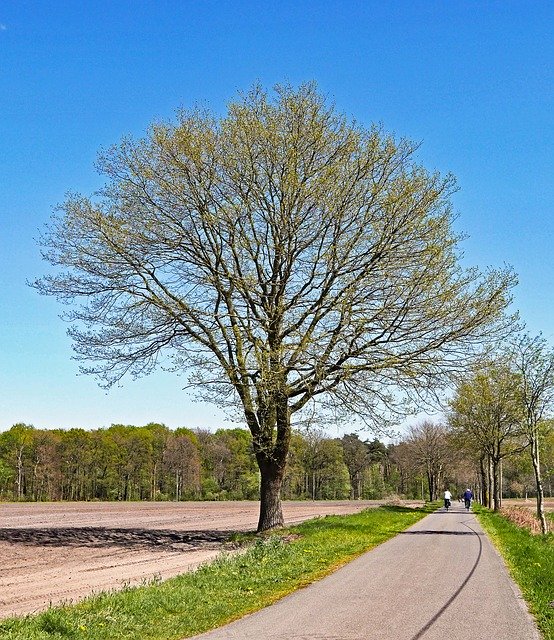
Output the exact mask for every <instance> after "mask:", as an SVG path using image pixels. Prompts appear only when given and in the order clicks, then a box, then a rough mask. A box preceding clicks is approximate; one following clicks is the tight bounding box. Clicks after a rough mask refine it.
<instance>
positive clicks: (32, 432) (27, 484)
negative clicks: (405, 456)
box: [0, 424, 395, 500]
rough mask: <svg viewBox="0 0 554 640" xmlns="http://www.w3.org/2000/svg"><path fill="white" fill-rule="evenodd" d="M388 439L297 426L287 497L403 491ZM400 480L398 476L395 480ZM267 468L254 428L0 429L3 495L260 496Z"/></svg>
mask: <svg viewBox="0 0 554 640" xmlns="http://www.w3.org/2000/svg"><path fill="white" fill-rule="evenodd" d="M387 454H388V450H387V448H386V447H385V446H384V445H383V444H382V443H380V442H379V441H377V440H375V441H374V442H372V443H365V442H362V441H361V440H360V439H359V437H358V436H356V435H349V436H345V437H344V438H342V439H333V438H329V437H326V436H324V435H323V434H321V433H319V432H314V431H312V432H309V433H305V434H303V435H302V434H299V433H294V434H293V435H292V438H291V447H290V452H289V464H288V470H287V475H286V478H285V483H284V488H283V494H284V496H285V497H286V498H291V499H292V498H296V499H298V498H300V499H302V498H311V499H326V498H336V499H339V498H348V497H350V496H352V497H356V498H357V497H362V496H363V497H382V496H383V495H385V494H387V493H391V492H392V491H394V488H395V487H394V486H393V484H394V482H393V476H392V474H391V469H390V465H389V464H388V462H387ZM391 482H392V483H393V484H391ZM259 485H260V474H259V469H258V467H257V464H256V459H255V456H254V453H253V445H252V437H251V434H250V432H249V431H247V430H245V429H240V428H237V429H220V430H217V431H216V432H215V433H211V432H208V431H204V430H191V429H185V428H182V429H176V430H170V429H168V428H167V427H165V426H164V425H161V424H148V425H146V426H143V427H136V426H130V425H112V426H111V427H110V428H108V429H98V430H92V431H85V430H83V429H70V430H59V429H55V430H41V429H35V428H34V427H32V426H30V425H25V424H17V425H14V426H13V427H12V428H11V429H10V430H9V431H6V432H4V433H1V434H0V499H4V500H191V499H192V500H195V499H205V500H216V499H217V500H226V499H235V500H239V499H258V498H259Z"/></svg>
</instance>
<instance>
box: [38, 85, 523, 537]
mask: <svg viewBox="0 0 554 640" xmlns="http://www.w3.org/2000/svg"><path fill="white" fill-rule="evenodd" d="M416 150H417V145H415V144H413V143H411V142H409V141H407V140H402V139H401V140H396V139H395V138H394V137H393V136H391V135H389V134H387V133H385V132H384V131H383V130H382V129H380V128H378V127H374V126H373V127H370V128H365V127H363V126H361V125H359V124H357V123H355V122H349V121H348V120H347V118H346V117H345V116H343V115H342V114H340V113H338V112H337V111H336V109H335V108H334V107H333V106H330V105H329V104H328V101H326V99H325V98H323V97H322V96H321V95H320V94H319V93H318V91H317V89H316V87H315V86H314V85H313V84H306V85H303V86H301V87H300V88H299V89H297V90H295V89H293V88H291V87H289V86H278V87H276V90H275V94H274V96H270V95H269V94H268V93H266V92H265V91H264V90H262V89H261V88H260V87H254V88H253V89H252V90H250V91H249V92H248V93H246V94H244V95H242V96H241V97H240V98H239V99H238V100H236V101H235V102H233V103H231V104H230V105H229V106H228V113H227V114H226V115H225V116H224V117H221V118H216V117H215V116H214V115H212V114H210V113H207V112H204V111H201V110H193V111H181V112H180V113H179V115H178V118H177V122H176V123H156V124H154V125H152V127H151V128H150V130H149V131H148V134H147V136H146V137H145V138H144V139H141V140H133V139H130V138H126V139H124V140H123V141H122V142H121V143H120V144H118V145H116V146H114V147H113V148H112V149H110V150H109V151H108V152H106V153H104V154H103V155H101V157H100V159H99V168H100V171H101V172H102V173H103V174H104V175H105V176H106V178H107V184H106V186H105V188H104V189H103V190H102V191H101V192H100V193H99V194H96V197H93V198H88V197H84V196H82V195H77V194H72V195H69V196H68V198H67V200H66V201H65V202H64V203H63V204H61V206H60V207H59V211H58V213H57V214H56V215H55V216H54V217H53V219H52V222H51V224H50V225H49V228H48V229H47V230H46V232H45V233H44V235H43V237H42V240H41V245H42V248H43V253H44V256H45V258H46V259H47V260H48V261H49V262H50V263H52V264H53V265H55V266H56V267H59V269H57V270H55V271H54V273H51V274H49V275H47V276H45V277H44V278H42V279H40V280H38V281H37V282H36V283H35V286H36V287H37V288H38V290H39V291H40V292H41V293H45V294H49V295H54V296H56V297H57V298H58V299H59V300H61V301H62V302H64V303H67V304H69V305H70V306H69V311H68V313H67V315H66V317H67V319H68V320H69V321H70V322H71V323H72V326H71V329H70V333H71V336H72V338H73V344H74V349H75V352H76V357H77V358H78V359H80V360H81V361H82V362H83V369H84V371H86V372H88V373H91V374H94V375H95V376H97V377H98V378H99V380H100V381H101V382H102V383H103V384H106V385H111V384H113V383H114V382H117V381H119V380H120V379H121V378H122V377H123V376H124V375H125V374H128V373H130V374H131V375H134V376H140V375H145V374H147V373H149V372H150V371H152V369H153V368H155V367H156V366H158V365H159V364H165V366H172V367H173V368H174V369H175V370H176V371H178V372H183V371H185V370H186V371H189V373H190V382H191V384H194V385H197V386H198V387H199V388H200V389H201V393H202V394H203V396H204V397H205V398H206V397H209V398H210V399H211V400H213V401H216V402H219V403H223V404H226V403H235V404H236V405H238V406H239V407H240V409H241V411H242V413H243V416H244V420H245V422H246V424H247V425H248V427H249V429H250V431H251V433H252V436H253V446H254V450H255V452H256V456H257V460H258V464H259V466H260V471H261V516H260V523H259V528H260V529H266V528H270V527H272V526H277V525H279V524H281V523H282V513H281V508H280V501H279V488H280V486H281V482H282V478H283V473H284V467H285V462H286V456H287V451H288V447H289V442H290V433H291V420H293V419H294V416H297V415H300V414H301V412H302V410H303V409H306V408H308V407H309V406H310V407H311V405H313V404H314V403H315V402H316V401H321V402H318V404H319V405H321V404H322V403H323V402H324V401H327V402H329V403H330V405H331V406H333V407H334V408H335V409H340V410H342V411H345V412H357V413H358V414H359V415H360V416H362V417H363V419H365V420H367V421H371V420H375V421H376V422H379V421H381V420H382V419H383V412H384V410H385V409H387V408H388V409H391V408H394V407H395V399H396V398H397V397H398V393H397V392H398V390H400V391H404V392H406V393H413V392H415V393H418V394H424V393H425V392H426V391H429V390H431V389H434V388H436V386H437V385H440V384H441V383H442V382H444V379H445V376H446V375H447V374H448V373H451V372H452V371H453V370H459V369H461V368H463V367H465V366H466V365H467V363H468V360H470V359H471V358H472V357H474V356H475V354H476V352H478V351H479V350H480V349H481V348H482V347H483V346H484V345H486V344H487V343H488V342H490V341H491V340H494V339H497V338H498V337H499V336H500V335H502V334H503V332H504V331H505V330H506V329H507V327H508V326H509V321H508V320H507V319H506V317H505V316H504V312H505V309H506V307H507V305H508V304H509V301H510V293H509V291H510V288H511V287H512V286H513V285H514V283H515V278H514V275H513V273H512V271H511V270H510V269H508V268H506V269H502V270H498V271H493V270H490V271H488V272H486V273H484V274H483V273H481V272H479V271H478V270H477V269H475V268H474V269H464V268H462V267H461V266H460V263H459V249H458V244H459V241H460V239H461V238H460V236H459V235H458V234H456V233H455V232H454V231H453V227H452V219H453V216H452V210H451V203H450V197H451V195H452V193H453V191H454V190H455V188H456V185H455V181H454V179H453V177H452V176H450V175H447V176H444V177H443V176H441V175H439V174H438V173H430V172H428V171H427V170H425V169H424V168H423V167H422V166H420V165H419V164H418V163H417V161H416V159H415V152H416Z"/></svg>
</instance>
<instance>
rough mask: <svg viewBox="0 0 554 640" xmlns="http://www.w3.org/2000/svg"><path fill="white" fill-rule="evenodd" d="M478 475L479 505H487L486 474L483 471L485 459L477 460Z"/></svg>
mask: <svg viewBox="0 0 554 640" xmlns="http://www.w3.org/2000/svg"><path fill="white" fill-rule="evenodd" d="M479 473H480V476H481V504H484V505H487V504H488V493H489V492H488V485H487V473H486V471H485V458H484V457H482V458H481V459H480V460H479Z"/></svg>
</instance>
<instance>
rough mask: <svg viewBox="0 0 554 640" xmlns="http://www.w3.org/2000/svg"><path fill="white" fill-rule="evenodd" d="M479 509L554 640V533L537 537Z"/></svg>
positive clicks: (547, 634)
mask: <svg viewBox="0 0 554 640" xmlns="http://www.w3.org/2000/svg"><path fill="white" fill-rule="evenodd" d="M475 510H476V512H477V515H478V517H479V521H480V522H481V525H482V526H483V528H484V529H485V531H486V532H487V533H488V534H489V536H490V537H491V539H492V540H493V542H494V544H495V545H496V547H497V549H498V550H499V551H500V553H501V554H502V556H503V557H504V560H505V561H506V564H507V565H508V568H509V570H510V573H511V574H512V577H513V579H514V580H515V582H516V583H517V584H518V586H519V588H520V589H521V592H522V594H523V597H524V598H525V600H526V601H527V604H528V605H529V609H530V611H531V613H532V614H533V615H534V616H535V619H536V620H537V625H538V627H539V629H540V631H541V633H542V634H543V636H544V638H545V640H554V533H549V534H548V535H546V536H541V535H533V534H531V533H530V532H529V531H528V530H527V529H524V528H521V527H518V526H516V525H515V524H514V523H512V522H510V521H509V520H508V519H506V518H505V517H503V516H502V515H500V514H498V513H495V512H494V511H489V510H487V509H484V508H479V507H477V508H476V509H475Z"/></svg>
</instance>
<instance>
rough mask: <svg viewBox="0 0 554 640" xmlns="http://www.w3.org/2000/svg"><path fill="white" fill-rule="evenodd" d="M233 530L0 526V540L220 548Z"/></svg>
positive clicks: (35, 543) (34, 543)
mask: <svg viewBox="0 0 554 640" xmlns="http://www.w3.org/2000/svg"><path fill="white" fill-rule="evenodd" d="M233 533H234V532H232V531H225V532H222V531H171V530H164V529H154V530H153V529H136V528H131V529H124V528H112V527H110V528H107V527H49V528H31V529H7V528H6V529H4V528H0V541H1V542H9V543H12V544H22V545H29V546H40V547H44V546H51V547H95V548H99V547H113V546H119V547H125V548H127V549H129V548H133V549H149V550H159V551H164V550H165V551H195V550H198V549H220V548H222V547H224V546H226V543H228V542H229V540H230V539H231V537H232V536H233ZM229 544H230V543H229Z"/></svg>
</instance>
